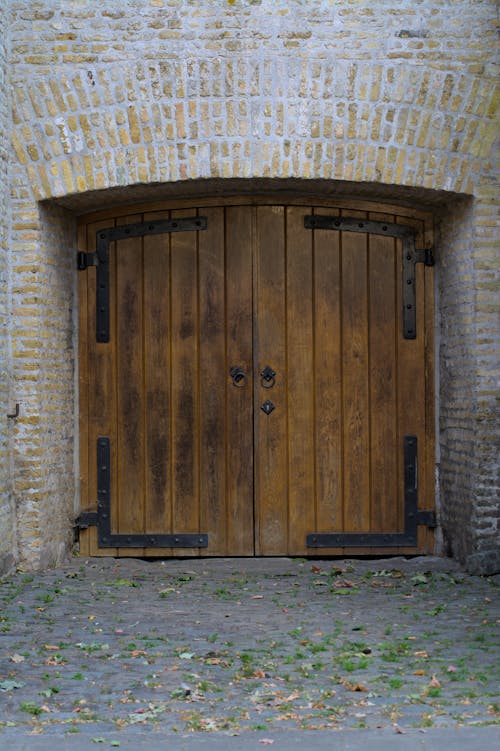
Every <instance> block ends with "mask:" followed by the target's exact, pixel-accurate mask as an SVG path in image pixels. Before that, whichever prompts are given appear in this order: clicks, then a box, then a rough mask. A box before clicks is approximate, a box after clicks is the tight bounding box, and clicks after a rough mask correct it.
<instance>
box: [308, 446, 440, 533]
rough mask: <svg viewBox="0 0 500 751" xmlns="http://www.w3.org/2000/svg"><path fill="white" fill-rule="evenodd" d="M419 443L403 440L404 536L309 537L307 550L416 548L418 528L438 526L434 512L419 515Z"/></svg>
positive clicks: (423, 512)
mask: <svg viewBox="0 0 500 751" xmlns="http://www.w3.org/2000/svg"><path fill="white" fill-rule="evenodd" d="M417 474H418V442H417V437H416V436H414V435H407V436H405V438H404V531H403V532H392V533H391V532H388V533H386V532H361V533H360V532H332V533H326V534H311V535H307V537H306V545H307V547H308V548H343V547H377V548H385V547H391V548H392V547H410V548H413V547H416V546H417V543H418V526H419V525H425V526H427V527H435V526H436V516H435V514H434V512H433V511H419V510H418V508H417V506H418V485H417Z"/></svg>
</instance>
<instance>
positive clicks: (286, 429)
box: [254, 206, 432, 555]
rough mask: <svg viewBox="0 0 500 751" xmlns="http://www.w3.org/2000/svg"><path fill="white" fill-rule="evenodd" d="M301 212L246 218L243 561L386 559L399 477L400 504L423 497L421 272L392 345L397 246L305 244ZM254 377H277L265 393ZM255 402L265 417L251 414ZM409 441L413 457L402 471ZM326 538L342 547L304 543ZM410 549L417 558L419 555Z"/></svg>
mask: <svg viewBox="0 0 500 751" xmlns="http://www.w3.org/2000/svg"><path fill="white" fill-rule="evenodd" d="M306 213H312V212H311V211H310V210H304V208H303V207H295V206H290V207H283V206H274V207H273V206H266V207H259V208H258V209H257V210H256V243H255V283H254V331H255V335H254V346H255V352H254V362H255V365H254V371H255V390H254V402H255V410H254V419H255V459H254V461H255V514H256V554H257V555H283V554H292V555H305V554H318V553H321V554H328V553H331V554H336V553H345V552H350V553H356V552H359V553H361V552H362V553H367V552H386V553H387V552H395V551H397V550H398V547H399V548H400V549H401V547H400V546H401V545H403V544H404V541H405V535H404V532H405V528H406V527H405V525H407V523H408V518H407V514H408V508H409V507H408V505H407V498H406V495H405V494H406V491H407V489H408V477H410V476H413V475H412V473H415V488H413V486H412V488H410V490H411V492H414V491H415V492H416V488H417V485H418V487H419V488H420V489H423V488H428V487H429V482H428V477H427V473H428V472H429V468H428V467H425V460H424V459H425V456H426V453H427V452H426V451H425V450H424V447H425V446H426V441H427V440H428V439H429V434H430V432H431V430H432V428H430V426H429V425H428V418H429V414H430V410H429V409H427V408H426V404H427V403H428V400H429V399H432V394H430V393H429V390H430V389H431V387H432V384H430V383H429V379H428V373H427V372H426V369H427V368H428V363H426V358H427V359H428V356H429V341H428V338H429V336H431V334H430V333H429V330H428V329H429V324H428V323H427V324H426V321H425V310H426V305H425V278H424V268H423V266H422V265H417V266H416V279H415V288H416V316H417V319H416V330H417V335H416V337H415V338H414V339H405V338H404V335H403V330H404V329H403V315H402V244H401V239H400V238H398V237H394V236H380V235H377V234H372V233H370V232H362V231H360V232H358V231H355V232H353V231H340V230H339V231H335V230H332V229H328V230H314V231H312V230H311V229H306V228H305V227H304V216H305V214H306ZM315 213H316V214H326V215H328V216H330V217H331V216H332V215H335V212H334V211H332V210H331V209H317V210H316V212H315ZM345 213H348V216H349V217H351V218H357V217H359V219H360V220H361V219H364V220H371V221H378V220H381V221H385V222H390V223H391V225H392V226H393V225H394V224H395V223H396V222H397V218H396V217H394V216H387V215H386V214H384V215H377V214H371V215H369V214H367V213H366V212H356V211H349V212H345ZM337 214H338V215H339V217H341V215H342V212H340V211H339V212H337ZM404 222H405V224H408V223H410V224H411V220H408V219H406V218H405V220H404ZM415 229H416V232H418V229H419V223H418V222H416V223H415ZM420 239H421V238H420ZM417 242H418V240H417ZM427 285H428V288H429V286H430V285H429V279H427ZM429 293H430V290H429V289H428V290H427V294H429ZM266 366H270V367H271V368H272V369H273V370H275V371H276V377H275V383H274V384H273V385H272V387H271V388H269V387H268V386H269V383H266V382H265V381H263V380H262V378H260V377H259V374H260V372H261V370H262V369H263V368H264V367H266ZM430 370H432V368H431V369H430ZM429 372H430V371H429ZM426 381H427V382H426ZM266 401H271V403H272V404H271V411H268V410H267V411H266V410H265V409H262V406H263V405H265V403H266ZM408 436H410V437H414V438H415V439H416V443H417V444H418V446H419V448H420V451H419V456H418V462H417V458H416V457H415V462H414V464H415V466H412V467H410V468H408V467H406V468H405V464H404V446H405V437H408ZM405 473H406V474H405ZM405 478H406V480H405ZM405 483H406V484H405ZM421 496H422V493H421ZM421 500H422V498H421ZM430 500H431V499H426V502H427V503H426V505H427V504H428V503H429V501H430ZM431 505H432V502H431ZM332 533H336V534H339V535H351V537H341V538H339V539H340V543H336V544H330V545H326V544H325V542H324V539H323V542H322V545H321V546H320V550H317V549H315V548H314V547H311V545H310V539H311V536H312V535H316V537H318V536H319V537H321V535H329V534H332ZM360 535H363V538H364V539H363V541H362V542H361V539H362V538H361V537H360ZM373 535H375V536H373ZM308 536H309V543H306V538H307V537H308ZM382 536H383V537H382ZM344 541H345V542H344ZM419 544H420V549H421V552H424V550H425V548H426V544H427V543H426V542H425V541H422V542H421V543H419ZM358 546H359V547H358ZM409 548H410V549H412V550H413V551H415V549H416V548H418V545H413V544H411V545H410V546H409Z"/></svg>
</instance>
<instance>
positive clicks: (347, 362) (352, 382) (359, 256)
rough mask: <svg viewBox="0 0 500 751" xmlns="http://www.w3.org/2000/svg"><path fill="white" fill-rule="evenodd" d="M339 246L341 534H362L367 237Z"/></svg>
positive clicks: (365, 523)
mask: <svg viewBox="0 0 500 751" xmlns="http://www.w3.org/2000/svg"><path fill="white" fill-rule="evenodd" d="M354 216H360V217H361V218H363V217H364V215H363V214H357V213H356V214H354ZM341 248H342V250H341V253H342V261H341V263H342V292H341V294H342V314H341V315H342V389H343V415H344V462H343V474H344V531H346V532H364V531H367V530H368V529H369V525H370V495H369V494H370V485H369V480H370V457H369V446H370V444H369V421H368V416H369V377H368V372H369V351H368V300H367V289H368V272H367V255H368V236H367V235H366V234H364V233H358V232H342V233H341Z"/></svg>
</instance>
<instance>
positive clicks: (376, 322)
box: [368, 214, 403, 532]
mask: <svg viewBox="0 0 500 751" xmlns="http://www.w3.org/2000/svg"><path fill="white" fill-rule="evenodd" d="M369 218H370V219H372V220H374V221H384V220H385V221H388V218H387V215H380V214H370V217H369ZM389 220H390V221H394V219H393V217H389ZM396 253H397V249H396V242H395V240H394V238H392V237H381V236H380V235H370V238H369V294H368V300H369V303H368V304H369V327H370V330H369V348H370V373H369V377H370V415H369V420H370V457H371V462H370V464H371V466H370V501H371V503H370V507H371V508H370V531H371V532H385V531H391V532H402V531H403V527H401V521H400V509H401V508H402V500H403V499H402V494H401V491H400V488H399V487H398V481H397V480H398V461H399V457H400V453H401V451H400V448H399V445H398V433H397V363H396V342H397V338H398V336H400V335H401V334H400V332H399V331H398V330H397V319H398V315H397V309H396V306H397V292H396V285H397V284H400V280H399V278H398V276H397V260H396Z"/></svg>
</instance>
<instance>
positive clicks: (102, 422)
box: [82, 220, 118, 556]
mask: <svg viewBox="0 0 500 751" xmlns="http://www.w3.org/2000/svg"><path fill="white" fill-rule="evenodd" d="M113 225H114V222H110V221H109V220H103V221H102V222H100V223H93V224H90V225H89V226H88V230H87V242H88V250H89V252H94V251H95V248H96V232H97V231H98V230H99V229H105V228H107V227H109V226H113ZM109 256H110V272H111V274H113V273H114V270H115V269H116V263H115V245H114V243H112V244H111V246H110V254H109ZM82 273H86V274H87V283H88V290H87V300H88V323H87V325H88V332H87V336H88V368H87V372H88V375H89V391H88V393H89V403H88V404H89V432H88V438H89V443H88V456H89V493H90V496H91V498H89V500H91V499H92V500H93V501H94V503H95V504H96V505H95V508H97V464H96V453H97V448H96V447H97V439H98V438H99V437H100V436H109V437H110V439H111V472H112V493H113V489H114V488H115V483H116V480H117V450H116V398H115V394H116V385H115V383H116V373H115V350H116V316H115V300H116V292H115V289H116V285H115V284H111V285H110V332H111V337H110V342H109V343H101V342H96V271H95V269H94V268H92V267H91V268H89V269H88V270H87V271H86V272H82ZM117 513H118V509H117V505H116V504H114V506H113V507H112V519H111V521H112V525H113V528H114V529H115V530H116V529H117V524H118V518H117ZM87 534H88V537H89V555H104V556H113V555H117V553H118V551H117V549H116V548H102V549H101V548H98V546H97V534H96V530H95V529H94V528H91V529H89V530H88V531H87Z"/></svg>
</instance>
